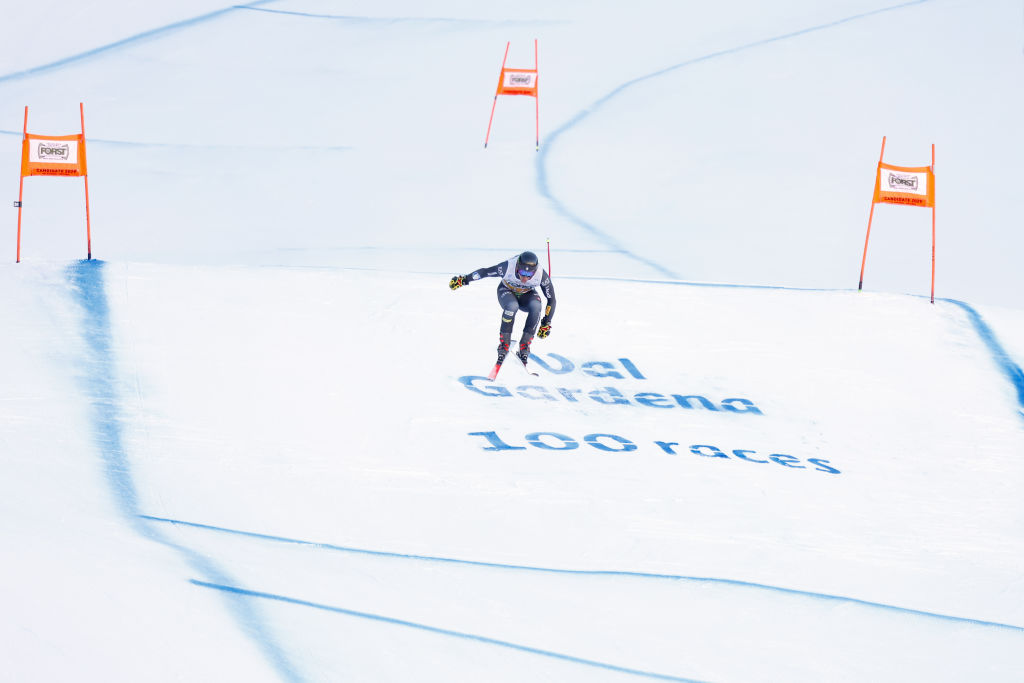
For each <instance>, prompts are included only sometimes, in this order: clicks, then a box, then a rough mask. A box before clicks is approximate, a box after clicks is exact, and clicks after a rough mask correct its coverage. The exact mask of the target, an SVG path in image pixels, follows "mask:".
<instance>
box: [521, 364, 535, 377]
mask: <svg viewBox="0 0 1024 683" xmlns="http://www.w3.org/2000/svg"><path fill="white" fill-rule="evenodd" d="M520 362H521V363H522V364H523V370H525V371H526V372H528V373H529V374H531V375H533V376H534V377H540V375H538V374H537V373H536V372H534V371H533V370H531V369H530V366H528V365H527V364H526V363H525V362H523V361H520Z"/></svg>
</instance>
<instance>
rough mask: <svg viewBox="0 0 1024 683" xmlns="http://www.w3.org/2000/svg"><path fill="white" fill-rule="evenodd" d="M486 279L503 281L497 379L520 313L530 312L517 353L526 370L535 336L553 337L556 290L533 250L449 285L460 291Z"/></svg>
mask: <svg viewBox="0 0 1024 683" xmlns="http://www.w3.org/2000/svg"><path fill="white" fill-rule="evenodd" d="M482 277H500V278H501V281H500V282H499V283H498V303H499V304H501V310H502V313H501V328H500V330H499V333H498V362H497V363H496V364H495V365H494V370H492V371H491V374H492V377H491V379H493V378H494V376H496V375H497V371H498V369H499V368H500V367H501V364H502V363H503V362H505V356H506V355H507V354H508V351H509V345H510V344H511V341H512V325H513V322H514V321H515V318H516V313H517V312H519V311H521V310H522V311H526V325H525V326H524V327H523V336H522V338H521V339H520V340H519V350H518V351H516V357H517V358H518V359H519V360H520V361H521V362H522V364H523V366H524V367H525V366H526V361H527V360H528V359H529V357H530V342H532V341H533V335H534V334H535V333H536V335H537V336H538V337H540V338H541V339H544V338H545V337H547V336H548V335H549V334H551V318H552V317H553V316H554V315H555V288H554V287H553V286H552V285H551V278H550V276H548V274H547V273H546V272H544V270H543V269H542V268H541V267H540V261H539V260H538V259H537V255H536V254H535V253H533V252H532V251H524V252H523V253H522V254H519V255H518V256H513V257H512V258H510V259H509V260H507V261H502V262H501V263H499V264H498V265H496V266H491V267H490V268H480V269H479V270H474V271H473V272H472V273H469V274H468V275H455V276H453V277H452V279H451V280H450V281H449V282H448V286H449V287H450V288H451V289H452V290H456V289H458V288H459V287H462V286H463V285H467V284H469V283H470V282H472V281H474V280H479V279H480V278H482ZM536 287H540V289H541V291H542V292H544V296H545V297H546V298H547V300H548V304H547V307H546V308H544V317H541V314H540V313H541V300H540V295H538V294H537V292H536V290H535V288H536ZM538 318H539V319H540V327H539V328H538V327H537V321H538Z"/></svg>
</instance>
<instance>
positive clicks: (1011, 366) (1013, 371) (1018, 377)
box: [936, 299, 1024, 417]
mask: <svg viewBox="0 0 1024 683" xmlns="http://www.w3.org/2000/svg"><path fill="white" fill-rule="evenodd" d="M936 301H945V302H946V303H950V304H953V305H954V306H959V307H960V308H961V309H963V310H964V311H965V312H966V313H967V319H968V320H969V321H970V322H971V325H973V326H974V330H975V331H976V332H977V333H978V336H979V337H981V340H982V341H983V342H984V343H985V346H987V347H988V350H989V353H991V354H992V359H993V360H994V361H995V363H996V365H997V366H999V369H1000V370H1002V372H1003V374H1004V375H1006V378H1007V379H1008V380H1009V381H1010V383H1011V384H1013V386H1014V388H1015V389H1016V390H1017V404H1018V406H1019V411H1020V414H1021V416H1022V417H1024V372H1022V371H1021V369H1020V366H1019V365H1017V364H1016V363H1014V362H1013V359H1012V358H1010V354H1009V353H1007V351H1006V349H1004V348H1003V345H1002V344H1000V343H999V339H998V338H997V337H996V333H995V332H993V331H992V328H991V327H989V326H988V323H986V322H985V319H984V318H982V317H981V314H979V313H978V312H977V311H976V310H974V308H973V307H972V306H971V305H970V304H966V303H964V302H963V301H957V300H955V299H936Z"/></svg>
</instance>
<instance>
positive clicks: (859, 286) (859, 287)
mask: <svg viewBox="0 0 1024 683" xmlns="http://www.w3.org/2000/svg"><path fill="white" fill-rule="evenodd" d="M884 156H885V136H884V135H883V136H882V151H881V152H879V153H878V163H879V164H881V163H882V157H884ZM877 187H878V171H877V170H876V171H875V188H877ZM875 188H873V189H872V190H871V213H869V214H868V234H867V235H865V236H864V256H863V257H861V260H860V281H859V282H858V283H857V291H858V292H859V291H861V290H862V289H864V264H865V263H867V260H868V240H869V239H871V221H872V220H873V219H874V217H875Z"/></svg>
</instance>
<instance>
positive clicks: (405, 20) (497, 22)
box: [237, 5, 570, 26]
mask: <svg viewBox="0 0 1024 683" xmlns="http://www.w3.org/2000/svg"><path fill="white" fill-rule="evenodd" d="M237 8H238V9H246V10H255V11H257V12H268V13H270V14H283V15H286V16H293V17H303V18H306V19H330V20H335V21H345V22H351V23H354V24H399V23H402V24H409V23H416V24H421V23H422V24H426V23H443V24H459V25H472V26H552V25H558V24H568V23H570V22H568V21H565V20H544V19H540V20H530V19H459V18H457V17H370V16H359V15H354V14H318V13H314V12H298V11H294V10H283V9H266V8H260V7H254V6H253V5H238V6H237Z"/></svg>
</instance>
